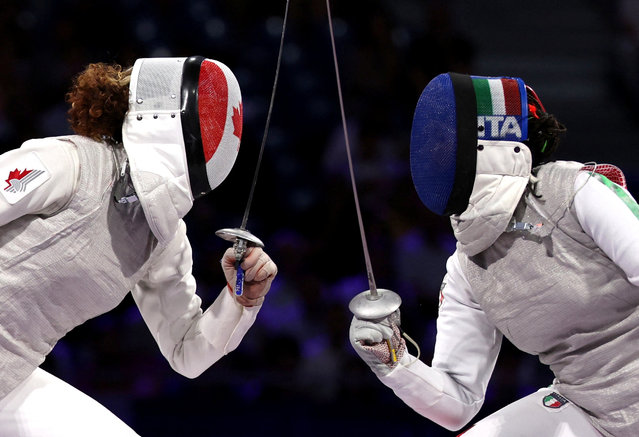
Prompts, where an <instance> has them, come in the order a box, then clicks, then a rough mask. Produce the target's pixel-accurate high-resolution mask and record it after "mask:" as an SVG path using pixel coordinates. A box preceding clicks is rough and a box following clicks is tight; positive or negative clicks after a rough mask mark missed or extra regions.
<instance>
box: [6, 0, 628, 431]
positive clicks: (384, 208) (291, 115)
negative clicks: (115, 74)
mask: <svg viewBox="0 0 639 437" xmlns="http://www.w3.org/2000/svg"><path fill="white" fill-rule="evenodd" d="M284 7H285V1H284V0H278V1H275V0H269V1H250V0H233V1H218V0H208V1H207V0H182V1H178V0H155V1H150V0H93V1H80V0H56V1H49V0H21V1H17V0H5V1H4V2H3V5H2V7H1V8H0V32H1V33H2V35H1V38H2V43H1V44H0V62H1V64H2V67H1V68H0V150H1V151H6V150H9V149H12V148H16V147H19V146H20V144H21V143H22V142H23V141H25V140H27V139H29V138H36V137H43V136H53V135H63V134H67V133H69V129H68V126H67V124H66V113H65V112H66V105H65V103H64V94H65V92H66V90H67V88H68V87H69V85H70V80H71V78H72V76H73V75H75V74H76V73H77V72H79V71H80V70H81V69H82V68H83V67H84V66H85V65H86V64H88V63H90V62H117V63H120V64H122V65H126V66H128V65H131V64H132V63H133V61H134V60H135V59H136V58H140V57H149V56H189V55H203V56H206V57H210V58H214V59H217V60H220V61H222V62H224V63H225V64H227V65H228V66H229V67H230V68H231V69H232V70H233V71H234V72H235V74H236V75H237V77H238V80H239V82H240V86H241V87H242V93H243V99H244V129H243V138H242V147H241V150H240V155H239V158H238V161H237V163H236V166H235V168H234V169H233V171H232V172H231V175H230V177H229V178H228V179H227V180H226V181H225V182H224V183H223V184H222V185H221V186H220V187H219V188H218V189H216V190H215V191H214V192H213V193H211V194H210V195H208V196H207V197H205V198H203V199H201V200H198V202H196V204H195V207H194V208H193V210H192V211H191V212H190V213H189V214H188V215H187V217H186V221H187V225H188V233H189V236H190V239H191V243H192V245H193V249H194V252H195V253H194V261H195V265H194V273H195V276H196V279H197V280H198V293H199V294H200V296H201V297H202V299H203V301H204V303H205V305H208V304H209V303H210V302H211V301H212V300H213V299H214V297H215V296H216V295H217V293H218V292H219V290H220V289H221V287H222V286H223V285H224V278H223V275H222V272H221V268H220V266H219V260H220V258H221V256H222V253H223V251H224V250H225V249H226V248H227V247H228V243H227V242H225V241H223V240H220V239H219V238H217V237H215V235H214V231H215V230H217V229H219V228H223V227H237V226H239V225H240V223H241V218H242V214H243V212H244V207H245V205H246V200H247V196H248V191H249V187H250V183H251V179H252V176H253V171H254V168H255V162H256V159H257V154H258V151H259V145H260V141H261V138H262V133H263V129H264V124H265V118H266V111H267V109H268V100H269V97H270V94H271V88H272V84H273V78H274V73H275V65H276V57H277V49H278V44H279V39H280V32H281V25H282V18H283V12H284ZM331 9H332V12H333V19H334V25H335V33H336V44H337V49H338V57H339V63H340V75H341V79H342V84H343V91H344V101H345V107H346V113H347V118H348V126H349V138H350V141H351V146H352V147H353V160H354V166H355V173H356V177H357V184H358V193H359V196H360V201H361V203H362V212H363V218H364V225H365V227H366V233H367V238H368V244H369V249H370V252H371V257H372V265H373V269H374V273H375V278H376V282H377V285H378V286H379V287H381V288H390V289H392V290H394V291H396V292H398V293H399V294H400V295H401V296H402V298H403V301H404V303H403V305H402V316H403V326H404V327H405V330H406V331H407V332H408V333H409V334H410V335H411V336H412V337H413V338H415V339H416V340H417V341H418V342H419V343H420V345H421V348H422V359H423V360H424V361H426V362H427V363H430V355H431V354H432V348H433V344H434V336H435V332H436V331H435V318H436V315H437V300H438V291H439V285H440V281H441V278H442V276H443V274H444V268H445V266H444V264H445V260H446V258H447V257H448V256H449V255H450V254H451V253H452V251H453V250H454V239H453V237H452V233H451V231H450V229H449V225H448V222H447V220H444V219H442V218H440V217H437V216H434V215H432V214H431V213H429V212H428V211H427V210H426V208H425V207H424V206H423V205H422V204H421V203H420V201H419V199H418V198H417V196H416V194H415V192H414V189H413V186H412V182H411V179H410V172H409V162H408V146H409V138H410V127H411V122H412V115H413V109H414V106H415V104H416V102H417V99H418V97H419V95H420V93H421V90H422V89H423V88H424V87H425V86H426V84H427V83H428V81H429V80H430V78H432V77H433V76H434V75H436V74H438V73H441V72H446V71H457V72H465V73H472V74H478V75H511V76H519V77H522V78H523V79H524V80H525V81H526V82H527V83H528V84H530V85H532V86H533V87H534V88H535V90H536V91H537V93H538V94H539V95H540V97H541V99H542V101H543V102H544V104H545V106H546V107H547V109H548V110H549V111H550V112H552V113H554V114H555V115H556V116H557V117H558V118H559V119H560V120H562V121H563V122H564V124H566V126H567V127H568V134H567V136H566V137H565V139H564V142H563V146H562V147H561V148H560V150H559V155H558V157H559V158H561V159H572V160H578V161H584V162H585V161H596V162H599V163H602V162H607V163H613V164H616V165H618V166H620V167H621V168H622V170H623V171H624V172H625V174H626V176H627V178H628V182H629V186H630V190H631V192H634V194H637V189H639V153H638V152H637V147H638V146H639V117H638V115H637V114H638V112H637V109H636V108H637V100H638V99H639V3H638V2H636V1H634V0H607V1H606V0H562V1H559V0H538V1H534V2H513V1H505V0H499V1H490V2H488V1H487V2H476V1H472V0H449V1H446V0H428V1H426V0H366V1H364V0H348V1H343V0H342V1H340V0H333V1H332V2H331ZM340 122H341V121H340V117H339V104H338V99H337V89H336V84H335V74H334V70H333V61H332V55H331V47H330V39H329V29H328V23H327V17H326V4H325V1H324V0H290V16H289V22H288V28H287V33H286V39H285V47H284V53H283V61H282V67H281V72H280V82H279V85H278V91H277V95H276V98H275V103H274V110H273V120H272V124H271V129H270V134H269V137H268V141H267V145H266V150H265V155H264V162H263V164H262V169H261V172H260V176H259V181H258V185H257V189H256V192H255V201H254V204H253V207H252V209H251V216H250V217H249V222H248V226H247V227H248V229H249V230H250V231H251V232H253V233H254V234H255V235H257V236H259V237H260V238H261V239H262V240H263V241H264V242H265V243H266V250H267V251H268V252H269V254H270V255H271V257H272V258H273V259H274V260H275V261H276V262H277V264H278V266H279V269H280V273H279V275H278V277H277V279H276V281H275V282H274V284H273V287H272V289H271V292H270V293H269V295H268V297H267V300H266V303H265V305H264V307H263V309H262V310H261V313H260V315H259V317H258V320H257V322H256V325H255V326H254V327H253V328H252V330H251V331H250V332H249V333H248V335H247V336H246V338H245V340H244V342H243V343H242V344H241V345H240V347H239V348H238V349H237V350H236V351H235V352H233V353H232V354H230V355H229V356H227V357H225V358H224V359H223V360H221V361H220V362H218V363H217V364H216V365H214V366H213V367H212V368H211V369H209V370H208V371H207V372H205V373H204V374H203V375H202V376H201V377H200V378H198V379H195V380H188V379H185V378H184V377H181V376H180V375H178V374H176V373H174V372H173V371H172V370H171V369H170V368H169V366H168V364H167V363H166V362H165V361H164V359H163V357H162V356H161V354H160V352H159V350H158V348H157V347H156V345H155V342H154V341H153V339H152V337H151V335H150V334H149V333H148V331H147V329H146V326H145V325H144V322H143V321H142V319H141V317H140V315H139V313H138V312H137V308H136V307H135V304H134V303H133V301H132V299H130V298H127V299H125V301H124V302H123V303H122V304H121V305H120V306H118V308H116V309H115V310H114V311H112V312H110V313H108V314H106V315H104V316H101V317H99V318H97V319H94V320H92V321H90V322H88V323H87V324H85V325H83V326H81V327H79V328H77V329H75V330H74V331H72V332H71V333H69V335H68V336H67V337H66V338H64V339H63V340H62V341H61V342H60V343H59V344H58V345H57V346H56V348H55V349H54V351H53V352H52V354H51V355H50V357H49V358H48V359H47V361H46V362H45V364H44V366H43V367H44V368H46V369H47V370H49V371H51V372H52V373H54V374H56V375H57V376H59V377H61V378H63V379H64V380H66V381H68V382H69V383H71V384H73V385H74V386H76V387H78V388H79V389H80V390H82V391H84V392H86V393H87V394H89V395H91V396H92V397H94V398H95V399H97V400H98V401H100V402H101V403H103V404H104V405H106V406H107V407H109V408H110V409H111V410H113V411H114V412H115V413H116V414H117V415H119V416H120V417H121V418H123V419H124V420H125V421H126V422H127V423H129V424H130V425H131V426H132V427H133V428H134V429H136V430H137V431H138V432H139V433H140V434H141V435H142V436H150V437H151V436H155V437H168V436H171V437H173V436H192V437H200V436H221V437H222V436H228V437H240V436H297V435H304V436H324V435H347V434H350V435H356V436H360V435H369V434H373V433H374V434H390V433H392V435H393V436H396V437H401V436H412V435H420V436H434V437H438V436H453V435H456V434H457V433H453V432H447V431H445V430H443V429H442V428H440V427H438V426H437V425H434V424H432V423H431V422H429V421H428V420H427V419H424V418H422V417H421V416H419V415H418V414H417V413H414V412H413V411H412V410H410V409H409V408H408V407H406V406H405V405H404V404H403V403H402V402H401V401H400V400H398V399H397V398H395V396H394V395H393V393H392V392H391V391H390V390H389V389H387V388H386V387H384V386H383V385H382V384H381V383H380V382H379V381H378V380H377V379H376V377H375V376H374V375H373V374H372V372H370V371H369V369H368V367H367V366H366V365H365V364H364V363H363V362H362V361H361V360H360V359H359V358H358V357H357V356H356V355H355V353H354V351H353V350H352V348H351V347H350V345H349V344H348V326H349V323H350V318H351V315H350V313H349V311H348V301H349V300H350V298H351V297H352V296H354V295H355V294H356V293H358V292H360V291H363V290H365V289H367V288H368V284H367V281H366V277H365V266H364V259H363V255H362V248H361V241H360V237H359V233H358V230H357V218H356V214H355V208H354V204H353V196H352V193H351V190H350V182H349V179H348V167H347V161H346V154H345V150H344V144H343V136H342V130H341V129H342V128H341V124H340ZM551 378H552V376H551V374H550V372H549V371H548V370H546V369H545V368H544V367H543V366H541V365H540V364H539V363H538V361H537V359H536V358H535V357H531V356H527V355H524V354H522V353H520V352H518V351H516V350H515V349H514V348H513V347H512V346H511V345H510V344H508V343H507V341H506V340H504V345H503V347H502V354H501V356H500V359H499V361H498V364H497V368H496V370H495V373H494V375H493V378H492V380H491V384H490V386H489V390H488V393H487V399H486V402H485V405H484V407H483V409H482V410H481V412H480V414H479V416H478V417H477V419H479V418H481V417H483V416H485V415H486V414H488V413H490V412H493V411H495V410H496V409H498V408H500V407H502V406H504V405H506V404H508V403H510V402H512V401H513V400H514V399H516V398H518V397H521V396H523V395H525V394H528V393H530V392H532V391H534V390H536V389H537V388H539V387H541V386H544V385H548V384H550V383H551V381H552V379H551Z"/></svg>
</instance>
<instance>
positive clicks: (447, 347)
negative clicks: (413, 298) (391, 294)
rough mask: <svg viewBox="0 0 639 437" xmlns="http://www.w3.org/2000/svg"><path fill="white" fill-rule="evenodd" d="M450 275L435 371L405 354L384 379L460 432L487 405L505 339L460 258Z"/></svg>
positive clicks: (423, 412) (440, 320)
mask: <svg viewBox="0 0 639 437" xmlns="http://www.w3.org/2000/svg"><path fill="white" fill-rule="evenodd" d="M446 269H447V274H446V276H445V278H444V283H443V284H442V291H441V293H442V296H440V301H441V304H440V308H439V317H438V319H437V339H436V343H435V353H434V357H433V365H432V367H429V366H427V365H426V364H424V363H423V362H422V361H419V360H415V358H414V357H413V356H410V355H408V354H404V357H402V360H401V362H400V365H399V366H397V368H395V369H394V370H393V371H392V372H390V373H389V374H388V375H387V376H384V377H382V378H380V379H381V380H382V382H383V383H384V384H386V385H387V386H389V387H390V388H392V389H393V391H394V392H395V394H396V395H397V396H398V397H399V398H401V399H402V400H403V401H404V402H405V403H406V404H407V405H409V406H410V407H411V408H413V409H414V410H415V411H417V412H418V413H419V414H421V415H422V416H424V417H427V418H428V419H430V420H432V421H434V422H436V423H438V424H439V425H441V426H443V427H445V428H447V429H449V430H458V429H460V428H461V427H463V426H464V425H466V424H467V423H468V422H469V421H470V420H471V419H472V418H473V417H474V416H475V415H476V414H477V412H478V411H479V409H480V408H481V406H482V405H483V402H484V395H485V393H486V387H487V386H488V381H489V380H490V376H491V375H492V372H493V369H494V367H495V362H496V361H497V356H498V354H499V349H500V347H501V341H502V334H501V333H500V332H499V331H498V330H497V329H496V328H495V327H494V326H493V325H492V324H491V323H490V322H489V321H488V319H487V318H486V315H485V314H484V312H483V311H482V310H481V308H480V307H479V305H478V304H477V303H476V302H475V301H474V299H473V298H472V294H471V290H470V284H469V283H468V281H467V280H466V279H465V277H464V275H463V273H462V270H461V266H460V264H459V259H458V257H457V253H454V254H453V255H452V256H451V257H450V258H449V259H448V262H447V263H446Z"/></svg>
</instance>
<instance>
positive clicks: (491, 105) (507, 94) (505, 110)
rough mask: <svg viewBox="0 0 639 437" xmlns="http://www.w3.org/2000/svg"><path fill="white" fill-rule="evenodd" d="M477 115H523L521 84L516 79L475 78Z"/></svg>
mask: <svg viewBox="0 0 639 437" xmlns="http://www.w3.org/2000/svg"><path fill="white" fill-rule="evenodd" d="M473 86H474V88H475V96H476V98H477V115H521V99H520V96H519V84H518V83H517V81H516V80H515V79H506V78H502V79H485V78H473Z"/></svg>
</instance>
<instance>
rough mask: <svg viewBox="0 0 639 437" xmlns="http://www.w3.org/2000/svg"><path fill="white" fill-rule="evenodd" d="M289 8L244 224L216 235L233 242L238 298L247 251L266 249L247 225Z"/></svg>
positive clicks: (242, 288)
mask: <svg viewBox="0 0 639 437" xmlns="http://www.w3.org/2000/svg"><path fill="white" fill-rule="evenodd" d="M288 6H289V0H286V7H285V9H284V19H283V20H282V34H281V37H280V47H279V51H278V54H277V63H276V67H275V79H274V80H273V89H272V91H271V99H270V102H269V106H268V112H267V115H266V125H265V126H264V134H263V136H262V144H261V145H260V152H259V155H258V158H257V163H256V164H255V173H254V174H253V182H252V183H251V190H250V192H249V196H248V200H247V202H246V208H245V209H244V216H243V217H242V224H241V226H240V227H239V228H224V229H220V230H219V231H217V232H216V233H215V234H216V235H217V236H218V237H221V238H223V239H225V240H227V241H233V249H234V251H235V269H236V271H237V277H236V279H235V288H234V292H235V295H236V296H241V295H242V294H243V293H244V270H243V269H242V260H243V259H244V255H245V254H246V250H247V249H248V247H250V246H258V247H264V243H262V241H261V240H260V239H259V238H257V237H256V236H255V235H253V234H251V233H250V232H249V231H247V230H246V223H247V222H248V215H249V211H250V210H251V203H252V202H253V194H254V192H255V186H256V185H257V177H258V174H259V172H260V166H261V163H262V155H263V154H264V146H265V145H266V138H267V136H268V129H269V126H270V124H271V113H272V112H273V102H274V100H275V91H276V89H277V81H278V78H279V75H280V65H281V64H282V51H283V49H284V34H285V33H286V22H287V21H288Z"/></svg>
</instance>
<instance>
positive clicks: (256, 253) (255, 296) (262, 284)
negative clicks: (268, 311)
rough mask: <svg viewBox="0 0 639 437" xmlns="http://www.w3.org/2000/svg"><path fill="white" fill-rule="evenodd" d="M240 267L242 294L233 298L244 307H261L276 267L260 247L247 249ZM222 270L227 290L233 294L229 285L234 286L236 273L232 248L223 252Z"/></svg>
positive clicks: (275, 273) (275, 272)
mask: <svg viewBox="0 0 639 437" xmlns="http://www.w3.org/2000/svg"><path fill="white" fill-rule="evenodd" d="M240 266H241V267H242V269H244V292H243V293H242V295H241V296H235V300H236V301H237V302H238V303H240V304H242V305H244V306H246V307H252V306H258V305H262V302H264V296H266V293H268V291H269V289H270V288H271V282H273V279H274V278H275V275H277V266H276V265H275V263H274V262H273V261H272V260H271V258H270V257H269V256H268V255H267V254H266V252H264V250H262V248H261V247H249V248H248V249H247V250H246V254H245V256H244V259H243V260H242V264H240ZM222 269H223V270H224V276H225V277H226V281H227V283H228V284H229V290H231V293H233V290H232V286H231V284H235V281H236V278H237V271H236V270H235V250H234V249H233V248H232V247H229V248H228V249H227V250H226V252H224V257H223V258H222ZM233 295H235V294H234V293H233Z"/></svg>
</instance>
